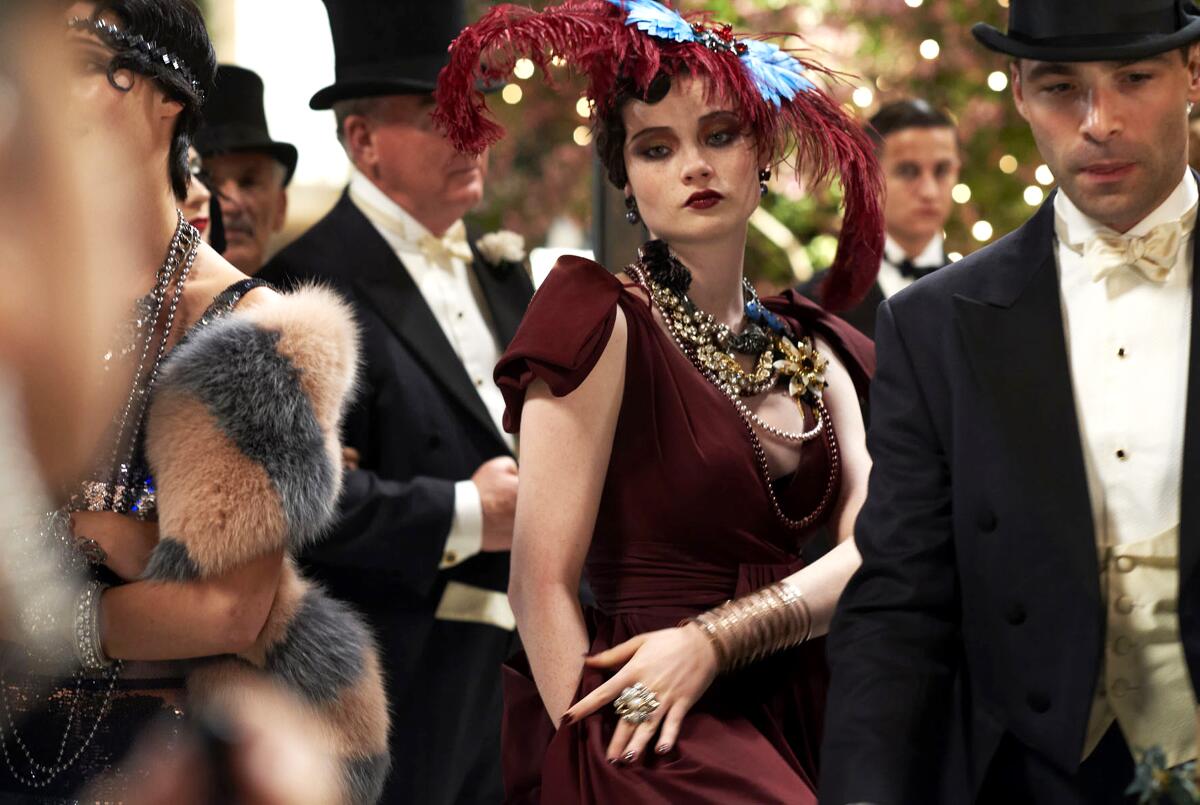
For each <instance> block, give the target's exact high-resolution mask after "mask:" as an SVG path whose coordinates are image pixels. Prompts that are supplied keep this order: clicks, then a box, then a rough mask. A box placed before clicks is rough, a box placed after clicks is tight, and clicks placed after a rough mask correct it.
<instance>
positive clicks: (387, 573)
mask: <svg viewBox="0 0 1200 805" xmlns="http://www.w3.org/2000/svg"><path fill="white" fill-rule="evenodd" d="M472 268H473V270H474V272H475V275H476V277H477V278H478V282H479V287H480V288H481V290H482V292H483V296H484V299H485V302H486V305H487V309H488V312H490V314H491V320H492V322H494V326H495V328H496V336H497V339H498V341H499V344H500V347H501V349H503V348H504V347H505V346H506V345H507V344H508V342H509V340H510V339H511V338H512V336H513V334H514V333H515V332H516V329H517V325H518V324H519V323H520V321H521V317H522V315H523V314H524V312H525V307H526V305H527V304H528V302H529V299H530V297H531V296H532V294H533V289H532V285H531V283H530V280H529V277H528V275H527V274H526V272H525V271H524V270H523V268H522V267H520V266H514V265H512V264H506V265H502V266H499V267H497V266H492V265H489V264H487V263H485V262H484V261H483V260H482V258H481V257H480V256H479V255H476V259H475V262H474V265H473V266H472ZM258 276H259V277H260V278H263V279H266V280H268V281H270V282H275V283H282V284H285V285H287V284H292V283H295V282H299V281H306V280H319V281H322V282H327V283H331V284H333V285H334V286H335V287H336V288H338V289H339V290H341V291H342V292H343V293H345V294H346V295H347V297H348V298H349V299H350V301H351V303H352V304H353V305H354V308H355V312H356V314H357V316H358V320H359V324H360V326H361V328H362V353H363V359H364V360H363V366H362V372H361V390H360V393H359V396H358V399H357V401H356V402H355V404H354V405H353V407H352V409H351V411H350V412H349V415H348V417H347V420H346V425H345V430H344V434H343V437H344V442H345V444H346V445H348V446H350V447H353V448H355V449H356V450H358V452H359V453H360V455H361V462H360V467H361V469H359V470H354V471H348V472H347V473H346V477H345V491H344V492H343V495H342V499H341V502H340V509H341V515H342V517H341V521H340V522H339V524H338V525H337V527H336V528H335V530H334V531H333V533H332V534H331V535H330V536H329V538H328V539H326V540H325V541H323V542H322V543H321V544H320V545H318V546H317V547H316V548H315V549H313V550H311V551H310V552H309V553H308V554H307V555H306V556H305V557H304V561H305V564H306V566H307V567H308V568H309V570H310V572H311V574H312V575H314V576H315V577H316V578H318V579H320V580H321V581H322V582H323V583H324V584H325V585H326V586H327V587H328V588H329V590H330V592H331V593H333V595H335V596H336V597H338V598H341V599H343V600H345V601H348V602H350V603H352V604H354V605H355V606H356V607H357V608H358V609H359V611H360V612H362V613H363V614H364V615H366V616H367V618H368V619H369V620H370V621H371V623H372V625H373V626H374V629H375V633H376V636H377V638H378V639H379V641H380V643H381V648H382V654H383V660H384V671H385V677H386V682H387V688H388V695H389V699H390V702H391V708H392V777H391V779H390V781H389V784H388V789H387V793H386V794H385V798H384V801H385V802H396V803H400V802H405V803H407V802H420V803H423V804H425V803H428V804H429V805H441V804H442V803H447V804H448V803H474V802H494V801H497V800H498V798H499V796H500V794H499V792H500V776H499V758H500V715H501V698H500V664H501V662H503V661H504V660H505V659H506V658H507V657H508V655H509V653H510V652H511V650H512V648H513V645H514V640H515V638H514V636H513V634H512V633H511V632H509V631H506V630H503V629H499V628H497V627H495V626H489V625H481V624H477V623H464V622H460V621H454V622H451V621H445V620H439V619H435V618H434V613H435V611H436V610H437V607H438V604H439V602H440V601H441V598H442V594H443V591H444V590H445V588H446V585H447V584H448V583H451V582H460V583H464V584H469V585H472V586H474V587H482V588H486V589H490V590H495V591H499V592H504V591H505V590H506V589H507V585H508V563H509V557H508V554H507V553H503V554H496V553H491V554H478V555H476V556H475V557H473V558H471V559H468V560H467V561H465V562H462V563H461V564H459V565H458V566H456V567H453V568H450V569H447V570H439V569H438V565H439V563H440V561H441V559H442V556H443V551H444V548H445V543H446V538H447V536H448V535H449V531H450V524H451V519H452V517H453V514H454V484H455V482H457V481H463V480H466V479H468V478H470V477H471V475H472V474H474V472H475V470H476V469H478V468H479V466H480V465H481V464H483V463H484V462H485V461H487V460H489V459H492V458H495V457H497V456H504V455H509V454H510V450H509V448H508V446H507V444H506V443H505V441H504V439H503V438H502V437H501V435H500V433H499V432H498V431H497V430H496V426H495V425H494V424H493V421H492V419H491V417H490V416H489V414H488V411H487V408H486V406H485V405H484V404H483V400H482V399H481V398H480V397H479V394H478V393H477V392H476V390H475V387H474V385H473V382H472V380H471V379H470V378H469V377H468V375H467V372H466V370H465V369H464V368H463V365H462V362H461V361H460V360H459V358H458V356H457V355H456V354H455V352H454V349H453V348H452V347H451V345H450V343H449V341H448V340H447V339H446V337H445V335H444V334H443V332H442V329H441V327H440V326H439V325H438V322H437V320H436V319H435V318H434V315H433V312H432V311H431V310H430V309H429V306H428V305H427V304H426V303H425V300H424V298H423V297H422V296H421V293H420V291H419V289H418V288H417V286H416V284H415V283H414V282H413V280H412V278H411V277H410V276H409V274H408V272H407V271H406V270H405V268H404V266H403V264H402V263H401V262H400V260H399V259H398V258H397V256H396V254H395V252H394V251H393V250H392V248H391V247H390V246H389V245H388V243H387V242H386V241H385V240H384V239H383V237H382V236H381V235H380V234H379V233H378V232H377V231H376V229H375V227H374V226H373V225H372V224H371V223H370V221H368V220H367V218H366V217H365V216H364V215H363V214H362V213H361V212H360V211H359V210H358V208H357V207H355V206H354V204H353V203H352V202H351V201H350V198H349V196H348V195H343V196H342V198H341V200H340V201H339V202H338V204H337V206H336V207H334V209H333V211H332V212H330V213H329V215H327V216H326V217H325V218H324V219H322V220H321V221H320V222H318V223H317V224H316V225H315V226H314V227H313V228H312V229H310V230H309V231H308V232H307V233H306V234H305V235H303V236H302V237H301V238H300V239H299V240H297V241H296V242H295V243H294V244H292V245H291V246H290V247H288V248H287V249H285V250H284V251H283V252H281V253H280V254H279V255H278V256H277V257H276V258H275V259H274V260H272V261H271V263H270V264H269V265H268V266H266V267H265V268H264V269H263V271H262V272H261V273H260V274H259V275H258ZM490 380H491V378H490V377H489V378H487V382H490Z"/></svg>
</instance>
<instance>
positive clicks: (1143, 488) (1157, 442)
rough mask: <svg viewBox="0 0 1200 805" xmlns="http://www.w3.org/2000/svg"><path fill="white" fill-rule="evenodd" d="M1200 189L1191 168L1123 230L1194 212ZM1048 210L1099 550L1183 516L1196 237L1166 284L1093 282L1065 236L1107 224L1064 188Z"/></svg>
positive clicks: (1076, 238)
mask: <svg viewBox="0 0 1200 805" xmlns="http://www.w3.org/2000/svg"><path fill="white" fill-rule="evenodd" d="M1198 195H1200V194H1198V192H1197V188H1196V181H1195V179H1194V178H1193V177H1192V174H1191V172H1190V171H1188V172H1187V173H1186V174H1185V175H1184V177H1183V180H1182V181H1181V182H1180V183H1179V186H1178V187H1176V189H1175V190H1174V192H1172V194H1171V195H1170V196H1169V197H1168V198H1167V200H1166V201H1164V202H1163V203H1162V204H1161V205H1160V206H1159V207H1158V208H1157V209H1156V210H1154V211H1153V212H1152V213H1150V215H1148V216H1147V217H1146V218H1145V219H1143V220H1142V221H1141V222H1140V223H1139V224H1138V225H1137V226H1135V227H1134V228H1133V229H1131V230H1130V231H1129V232H1128V233H1126V234H1128V235H1132V236H1139V235H1144V234H1145V233H1147V232H1149V231H1150V230H1151V229H1153V228H1154V227H1156V226H1158V225H1159V224H1163V223H1167V222H1170V221H1175V220H1179V219H1181V218H1184V216H1186V215H1187V214H1189V211H1192V212H1191V215H1193V216H1194V215H1195V212H1194V208H1195V205H1196V201H1197V197H1198ZM1054 210H1055V213H1056V215H1057V216H1058V227H1059V231H1060V232H1062V233H1064V236H1063V237H1060V240H1059V242H1058V245H1057V249H1056V253H1057V257H1058V267H1059V281H1060V287H1061V289H1062V304H1063V319H1064V325H1065V329H1066V336H1067V348H1068V352H1069V354H1070V364H1071V380H1072V383H1073V385H1074V390H1075V405H1076V409H1077V414H1078V417H1079V426H1080V436H1081V439H1082V445H1083V452H1084V459H1085V462H1086V464H1087V472H1088V487H1089V491H1090V493H1091V502H1092V513H1093V522H1094V523H1095V528H1096V541H1097V544H1098V547H1100V548H1101V550H1103V549H1104V548H1105V547H1107V546H1109V545H1118V544H1121V543H1129V542H1136V541H1140V540H1144V539H1148V538H1151V537H1154V536H1156V535H1158V534H1161V533H1162V532H1163V531H1166V530H1167V529H1170V528H1173V527H1175V526H1176V525H1178V524H1179V496H1180V489H1181V487H1180V479H1181V477H1182V469H1183V427H1184V421H1185V415H1186V411H1187V377H1188V357H1189V356H1188V353H1189V350H1190V345H1191V331H1192V294H1191V287H1192V255H1193V248H1194V247H1193V238H1192V237H1188V238H1186V239H1185V240H1184V245H1183V247H1181V248H1180V249H1179V253H1178V256H1177V257H1176V260H1175V265H1174V267H1173V268H1172V270H1171V273H1170V274H1169V275H1168V277H1167V281H1166V282H1165V283H1162V284H1158V283H1155V282H1151V281H1149V280H1147V279H1146V278H1145V277H1143V276H1141V275H1140V274H1138V273H1137V272H1135V271H1134V270H1133V269H1122V270H1120V271H1118V272H1115V273H1113V274H1112V275H1110V276H1108V277H1106V278H1104V279H1102V280H1100V281H1098V282H1097V281H1095V280H1094V279H1093V271H1092V267H1091V266H1089V265H1088V264H1087V259H1086V258H1085V257H1084V256H1083V255H1082V254H1080V253H1078V252H1077V251H1076V250H1074V249H1072V248H1070V247H1069V246H1068V245H1067V243H1068V242H1069V243H1071V244H1076V245H1078V244H1084V243H1086V242H1087V241H1089V240H1090V239H1091V238H1092V237H1093V236H1094V235H1095V234H1097V233H1104V234H1112V233H1111V231H1110V230H1107V229H1106V228H1105V227H1103V226H1102V225H1101V224H1099V223H1097V222H1095V221H1093V220H1091V219H1090V218H1088V217H1087V216H1086V215H1084V214H1083V213H1082V212H1080V211H1079V208H1078V207H1076V206H1075V205H1074V204H1073V203H1072V202H1071V200H1070V199H1068V198H1067V196H1066V194H1065V193H1063V192H1061V191H1060V192H1059V193H1058V194H1057V195H1056V196H1055V199H1054Z"/></svg>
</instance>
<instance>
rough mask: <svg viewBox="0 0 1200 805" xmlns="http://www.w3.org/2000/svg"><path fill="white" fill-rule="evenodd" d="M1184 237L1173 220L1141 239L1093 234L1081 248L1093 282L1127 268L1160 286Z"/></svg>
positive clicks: (1177, 254)
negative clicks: (1090, 270)
mask: <svg viewBox="0 0 1200 805" xmlns="http://www.w3.org/2000/svg"><path fill="white" fill-rule="evenodd" d="M1186 234H1187V233H1186V232H1185V230H1184V226H1183V223H1182V222H1180V221H1172V222H1170V223H1166V224H1161V225H1159V226H1156V227H1154V228H1153V229H1151V230H1150V231H1149V232H1147V233H1146V234H1145V235H1142V236H1140V237H1129V236H1126V235H1096V236H1095V237H1094V238H1092V239H1091V240H1089V241H1088V242H1087V244H1086V245H1085V246H1084V249H1083V255H1084V258H1085V259H1086V260H1087V263H1088V266H1089V267H1091V269H1092V280H1093V281H1095V282H1100V281H1101V280H1104V279H1106V278H1108V277H1109V276H1110V275H1111V274H1112V273H1113V272H1114V271H1118V270H1120V269H1122V268H1125V267H1126V266H1128V267H1129V268H1132V269H1135V270H1136V271H1138V272H1140V273H1141V274H1142V276H1144V277H1145V278H1146V279H1148V280H1150V281H1151V282H1155V283H1158V284H1160V285H1161V284H1162V283H1164V282H1166V281H1167V279H1168V278H1169V277H1170V276H1171V269H1173V268H1174V267H1175V261H1176V260H1177V258H1178V257H1179V247H1180V246H1182V245H1183V239H1184V237H1185V236H1186Z"/></svg>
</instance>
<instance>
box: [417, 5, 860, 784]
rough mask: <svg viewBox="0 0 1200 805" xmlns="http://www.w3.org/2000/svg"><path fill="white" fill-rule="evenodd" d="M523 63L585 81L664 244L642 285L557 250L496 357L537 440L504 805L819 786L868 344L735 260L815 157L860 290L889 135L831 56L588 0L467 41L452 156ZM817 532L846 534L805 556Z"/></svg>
mask: <svg viewBox="0 0 1200 805" xmlns="http://www.w3.org/2000/svg"><path fill="white" fill-rule="evenodd" d="M693 23H695V24H693ZM523 50H528V51H529V55H530V57H531V58H533V59H534V60H535V61H537V62H539V63H544V62H545V61H546V60H547V59H548V54H553V55H554V56H558V57H561V58H565V59H566V60H567V61H568V63H569V64H572V65H574V66H576V67H578V68H579V69H580V70H581V71H583V72H585V73H586V74H587V75H588V76H589V78H590V79H591V86H590V88H589V97H590V98H591V99H592V101H593V103H594V105H595V106H594V109H595V111H594V114H595V115H596V121H595V125H596V131H597V138H596V142H597V148H598V151H599V153H600V156H601V159H602V160H603V161H604V163H605V165H606V167H607V169H608V172H609V175H610V178H611V179H612V180H613V181H614V183H615V184H616V185H617V186H618V187H622V188H624V190H625V193H626V196H627V200H628V205H629V210H630V212H629V219H630V222H631V223H638V222H639V221H641V222H644V223H645V225H646V227H647V228H648V229H649V231H650V233H651V235H652V237H653V240H651V241H650V242H649V243H647V244H646V246H645V247H643V249H642V251H641V256H640V260H639V261H638V262H637V263H636V264H634V265H632V266H629V267H628V268H627V269H626V271H625V272H624V273H622V274H617V275H613V274H611V273H609V272H608V271H607V270H606V269H605V268H604V267H602V266H600V265H598V264H596V263H593V262H590V261H587V260H581V259H577V258H564V259H563V260H561V261H560V262H559V264H558V266H557V267H556V268H555V269H554V271H552V272H551V274H550V276H549V278H548V279H547V280H546V282H545V284H544V285H543V287H542V288H541V289H540V290H539V291H538V293H537V295H536V296H535V297H534V299H533V302H532V303H531V306H530V308H529V311H528V313H527V315H526V317H525V319H524V322H523V323H522V325H521V329H520V330H519V332H518V333H517V336H516V338H515V339H514V341H513V343H512V345H511V346H510V347H509V350H508V352H507V353H506V354H505V356H504V357H503V358H502V359H501V362H500V364H499V366H498V367H497V369H496V381H497V383H498V384H499V386H500V388H501V390H502V391H503V392H504V395H505V398H506V401H507V403H508V412H507V421H506V425H507V427H508V428H509V429H510V430H512V431H513V432H519V433H520V436H521V491H520V495H519V497H518V504H517V514H516V527H515V533H514V544H513V570H512V581H511V584H510V593H511V599H512V604H513V608H514V610H515V612H516V615H517V622H518V625H519V628H520V632H521V636H522V638H523V641H524V645H525V649H526V652H527V656H522V657H519V658H518V659H517V660H515V661H514V662H513V663H511V665H510V667H509V668H507V669H506V671H507V674H506V688H505V710H506V712H505V722H504V762H505V787H506V790H507V794H508V799H509V800H510V801H513V802H533V801H541V802H546V803H575V802H580V803H582V802H589V803H590V802H597V803H600V802H604V803H616V802H621V803H625V802H638V803H643V802H663V803H680V802H688V803H695V802H713V803H723V804H724V803H737V802H746V803H751V802H752V803H768V802H788V803H811V802H815V794H814V793H813V792H814V791H815V789H816V774H817V765H818V764H817V750H818V747H819V744H820V727H821V722H822V717H823V708H824V699H825V687H826V673H827V672H826V668H825V664H824V656H823V655H824V651H823V646H822V645H821V641H820V640H819V639H816V638H818V636H819V635H822V634H823V633H824V632H825V630H826V629H827V627H828V623H829V621H830V618H831V616H832V613H833V608H834V605H835V604H836V602H837V599H838V596H839V594H840V592H841V590H842V588H843V586H844V585H845V583H846V581H847V579H848V578H849V576H850V575H851V574H852V573H853V572H854V570H855V569H856V568H857V566H858V563H859V557H858V553H857V550H856V549H855V546H854V542H853V539H852V526H853V522H854V518H855V516H856V514H857V511H858V508H859V506H860V504H861V502H862V500H863V497H864V495H865V490H866V476H867V472H868V469H869V465H870V461H869V458H868V457H867V454H866V448H865V444H864V428H863V418H862V414H861V411H860V407H859V399H860V397H861V396H862V395H863V394H864V392H865V389H866V384H867V381H868V377H869V374H870V372H871V371H872V368H873V353H872V349H871V346H870V343H869V342H867V341H866V340H865V339H864V338H862V337H861V336H859V335H858V334H857V333H855V332H854V331H853V330H851V328H849V327H848V326H847V325H845V324H844V323H842V322H841V321H840V320H839V319H836V318H835V317H833V316H831V315H830V314H828V313H826V312H825V311H824V310H823V309H821V308H818V307H817V306H815V305H812V304H810V303H808V302H806V301H803V300H802V299H800V298H799V297H798V296H796V295H794V294H790V293H789V294H787V295H785V296H783V297H779V298H774V299H768V300H764V301H762V302H760V301H759V300H758V299H757V297H756V296H755V295H754V292H753V289H752V288H751V286H750V285H749V284H748V283H747V282H746V281H745V279H744V274H743V262H744V256H745V246H746V236H747V227H748V221H749V218H750V216H751V214H752V213H753V212H754V210H755V208H756V207H757V205H758V202H759V199H760V197H761V194H762V193H763V192H765V190H766V185H765V182H766V180H767V178H768V176H769V171H770V169H771V168H772V167H773V166H775V165H778V164H779V163H780V162H782V160H783V158H784V157H785V156H786V155H787V154H788V152H789V150H790V149H789V146H790V145H792V144H798V145H799V149H798V154H797V156H798V162H799V164H800V166H801V167H803V168H807V169H809V170H810V171H812V172H815V173H816V174H825V173H829V172H832V171H833V170H835V169H836V170H839V171H840V173H841V179H842V184H843V188H844V190H845V198H846V224H845V226H844V228H843V232H842V237H841V242H840V248H839V256H838V259H837V261H836V262H835V264H834V266H833V268H832V269H831V270H830V274H829V279H828V281H827V284H826V288H825V290H826V302H827V304H828V306H830V307H836V306H838V305H846V304H849V303H851V302H852V301H853V300H854V299H855V297H856V296H858V295H860V293H861V292H862V291H863V290H864V289H865V288H866V287H867V286H869V284H870V283H871V282H872V280H873V276H874V268H875V267H876V266H878V254H879V249H880V248H881V246H882V227H881V226H880V223H879V214H878V205H877V197H878V196H877V192H878V183H877V174H876V169H875V163H874V160H873V158H872V156H871V151H870V146H869V144H868V143H867V141H866V140H865V138H864V137H863V136H862V135H861V133H860V132H859V130H858V129H857V127H855V126H854V124H853V123H852V122H851V121H849V120H848V119H847V118H845V117H844V116H843V113H842V112H841V110H840V108H839V107H838V105H837V104H836V103H835V102H833V101H832V100H830V99H829V98H828V96H826V95H825V94H824V93H823V92H822V91H821V90H819V89H818V88H817V87H816V86H815V85H814V84H813V83H811V82H810V81H809V80H808V79H807V78H806V77H804V75H803V74H804V73H805V72H806V71H813V70H815V69H818V68H815V67H814V66H812V65H807V64H802V63H800V62H798V61H796V60H794V59H792V58H791V57H790V56H787V55H786V54H784V53H782V52H781V51H779V50H778V49H775V48H773V47H772V46H770V45H766V44H764V43H762V42H758V41H756V40H741V39H736V38H734V37H733V36H732V35H731V34H730V33H729V31H728V29H725V28H723V27H714V26H712V24H711V23H708V22H707V21H706V20H703V19H701V20H699V21H697V20H693V19H687V20H685V19H683V18H681V17H679V16H678V15H676V14H675V12H673V11H671V10H669V9H667V8H665V7H663V6H660V5H658V4H656V3H651V2H649V1H648V0H631V1H630V2H626V3H625V4H623V5H621V4H618V3H614V2H608V0H572V1H571V2H568V3H565V4H564V5H562V6H557V7H554V8H551V9H547V10H546V11H544V12H542V13H540V14H538V13H534V12H531V11H529V10H528V9H518V8H515V7H512V6H501V7H497V8H495V9H493V10H492V11H491V12H490V13H489V14H488V15H486V16H485V17H484V18H483V19H482V20H481V21H480V22H479V23H477V24H476V25H474V26H471V27H470V28H468V29H467V30H466V31H464V32H463V34H462V36H460V38H459V39H458V40H457V42H456V43H455V45H454V46H453V49H452V53H453V62H452V64H451V66H450V67H449V68H448V69H447V71H446V72H445V73H444V74H443V76H442V80H441V85H440V88H439V96H438V98H439V109H438V111H437V113H436V116H437V119H438V120H439V122H440V123H441V125H442V126H443V127H444V128H445V129H446V131H447V132H448V134H449V135H450V136H451V137H452V138H453V139H454V140H455V141H456V144H458V145H459V147H460V148H463V149H464V150H478V149H481V148H482V147H485V146H486V145H487V144H488V143H489V142H490V141H491V140H493V139H494V138H495V137H496V136H497V135H498V133H499V131H498V128H497V127H495V124H494V123H492V122H491V121H488V120H486V119H484V118H482V110H481V106H480V105H479V104H478V98H477V96H476V95H475V94H474V92H475V87H476V86H477V82H478V79H479V78H481V77H482V78H487V77H488V76H489V75H491V74H493V73H496V74H502V72H503V70H505V69H506V68H510V67H511V62H512V60H513V59H515V57H516V54H517V53H519V52H522V51H523ZM481 59H482V62H483V63H484V64H486V65H488V69H481V68H479V64H480V63H481ZM772 93H774V95H772ZM668 244H669V245H668ZM822 527H825V530H827V531H828V532H830V533H832V534H833V535H834V536H835V537H836V538H837V542H838V544H837V546H836V547H835V548H833V549H832V550H831V551H829V552H828V553H827V554H826V555H825V556H823V557H822V558H820V559H819V560H817V561H814V562H812V563H811V564H808V563H806V562H805V560H804V558H803V549H804V548H805V546H806V543H807V542H808V541H809V540H810V538H811V537H812V536H813V535H814V534H815V533H816V532H817V531H818V530H819V529H821V528H822ZM583 573H586V578H587V581H588V583H589V584H590V587H591V590H592V592H593V593H594V595H595V601H596V604H595V606H594V607H589V608H587V609H586V610H585V609H582V608H581V606H580V604H579V600H578V590H579V583H580V578H581V574H583ZM731 599H732V600H731ZM608 705H615V706H614V707H609V706H608ZM556 727H557V729H556Z"/></svg>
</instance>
